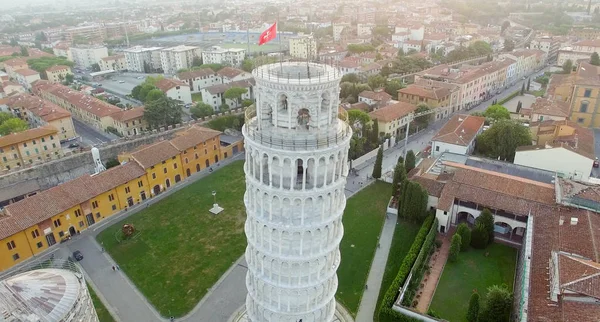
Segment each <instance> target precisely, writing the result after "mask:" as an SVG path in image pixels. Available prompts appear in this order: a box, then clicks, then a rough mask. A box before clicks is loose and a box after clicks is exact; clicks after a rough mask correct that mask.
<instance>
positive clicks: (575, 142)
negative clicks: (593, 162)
mask: <svg viewBox="0 0 600 322" xmlns="http://www.w3.org/2000/svg"><path fill="white" fill-rule="evenodd" d="M565 128H567V129H568V128H572V129H573V130H574V134H571V135H562V136H560V134H561V133H563V132H568V133H571V130H566V131H563V130H565ZM541 134H558V136H554V139H553V140H550V141H548V142H546V144H548V145H550V146H553V147H558V146H562V147H564V148H567V149H569V150H571V151H573V152H575V153H578V154H581V155H583V156H585V157H587V158H590V159H594V158H595V157H596V153H595V147H596V145H595V136H594V132H593V130H592V129H588V128H584V127H582V126H580V125H579V124H577V123H575V122H572V121H569V120H564V121H544V122H541V123H539V127H538V132H537V135H541Z"/></svg>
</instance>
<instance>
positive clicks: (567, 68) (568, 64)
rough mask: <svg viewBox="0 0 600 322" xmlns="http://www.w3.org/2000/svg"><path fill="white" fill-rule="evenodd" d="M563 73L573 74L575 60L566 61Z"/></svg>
mask: <svg viewBox="0 0 600 322" xmlns="http://www.w3.org/2000/svg"><path fill="white" fill-rule="evenodd" d="M562 69H563V74H571V72H572V71H573V61H571V60H570V59H567V60H566V61H565V63H564V64H563V65H562Z"/></svg>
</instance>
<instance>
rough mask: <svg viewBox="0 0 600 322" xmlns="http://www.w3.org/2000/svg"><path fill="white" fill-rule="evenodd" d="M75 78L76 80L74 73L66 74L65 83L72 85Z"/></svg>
mask: <svg viewBox="0 0 600 322" xmlns="http://www.w3.org/2000/svg"><path fill="white" fill-rule="evenodd" d="M74 80H75V76H73V74H67V75H65V81H64V84H65V85H71V84H73V81H74Z"/></svg>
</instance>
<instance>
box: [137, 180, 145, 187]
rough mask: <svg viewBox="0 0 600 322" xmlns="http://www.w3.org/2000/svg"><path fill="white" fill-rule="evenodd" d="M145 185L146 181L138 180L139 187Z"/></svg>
mask: <svg viewBox="0 0 600 322" xmlns="http://www.w3.org/2000/svg"><path fill="white" fill-rule="evenodd" d="M143 186H144V182H142V180H140V181H138V187H140V188H141V187H143Z"/></svg>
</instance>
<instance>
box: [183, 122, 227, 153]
mask: <svg viewBox="0 0 600 322" xmlns="http://www.w3.org/2000/svg"><path fill="white" fill-rule="evenodd" d="M220 134H221V132H219V131H215V130H212V129H209V128H204V127H199V126H193V127H190V128H189V129H187V130H185V131H182V132H180V133H178V136H176V137H175V138H173V139H171V144H173V146H175V148H177V149H178V150H179V151H185V150H187V149H189V148H191V147H194V146H196V145H198V144H201V143H202V142H205V141H208V140H210V139H212V138H214V137H216V136H219V135H220Z"/></svg>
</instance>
